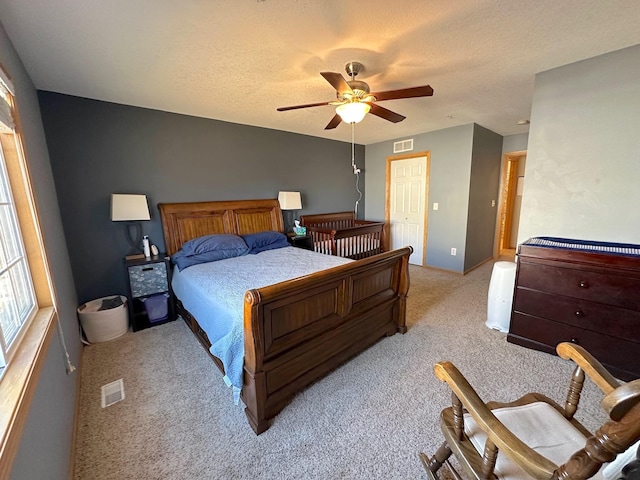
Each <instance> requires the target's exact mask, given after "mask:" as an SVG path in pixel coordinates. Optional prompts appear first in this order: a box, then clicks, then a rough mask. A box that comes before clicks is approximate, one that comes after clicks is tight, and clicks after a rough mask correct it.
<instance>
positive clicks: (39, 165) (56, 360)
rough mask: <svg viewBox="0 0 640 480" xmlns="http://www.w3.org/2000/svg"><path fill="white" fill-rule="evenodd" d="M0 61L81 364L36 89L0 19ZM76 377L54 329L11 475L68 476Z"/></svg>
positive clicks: (71, 345) (74, 354) (60, 306)
mask: <svg viewBox="0 0 640 480" xmlns="http://www.w3.org/2000/svg"><path fill="white" fill-rule="evenodd" d="M0 64H1V65H2V67H3V69H4V70H5V71H6V72H7V74H8V75H9V76H10V77H11V79H12V81H13V84H14V86H15V89H16V103H17V106H18V110H19V113H20V119H21V124H22V135H23V144H24V149H25V155H26V159H27V164H28V168H29V173H30V175H31V181H32V188H33V194H34V197H35V202H36V206H37V209H38V213H39V222H40V227H41V231H42V236H43V242H44V246H45V249H46V252H47V257H48V263H49V267H50V271H51V278H52V281H53V284H54V290H55V299H56V310H57V312H58V317H59V319H60V325H61V327H62V330H63V332H64V336H65V338H66V343H67V347H68V351H69V355H70V358H71V361H72V363H74V364H75V365H76V366H79V360H80V345H81V344H80V339H79V334H78V327H77V317H76V307H77V298H76V292H75V288H74V282H73V275H72V272H71V265H70V262H69V255H68V253H67V245H66V241H65V235H64V232H63V227H62V221H61V216H60V211H59V209H58V199H57V194H56V189H55V186H54V181H53V175H52V171H51V165H50V162H49V154H48V152H47V145H46V142H45V134H44V130H43V126H42V120H41V117H40V107H39V105H38V98H37V93H36V89H35V87H34V85H33V82H32V81H31V79H30V78H29V75H28V74H27V72H26V70H25V68H24V65H23V64H22V61H21V59H20V57H19V56H18V54H17V53H16V51H15V49H14V48H13V45H12V44H11V41H10V40H9V38H8V36H7V34H6V31H5V30H4V27H3V26H2V25H1V24H0ZM77 382H78V373H77V371H76V372H75V373H72V374H70V375H67V374H66V371H65V362H64V355H63V350H62V346H61V342H60V337H59V336H58V334H57V333H54V336H53V339H52V341H51V345H50V347H49V350H48V351H47V352H46V357H45V361H44V366H43V369H42V373H41V375H40V378H39V381H38V385H37V386H36V390H35V394H34V397H33V400H32V403H31V407H30V410H29V414H28V417H27V420H26V424H25V427H24V431H23V434H22V438H21V441H20V446H19V449H18V452H17V454H16V458H15V461H14V464H13V469H12V472H11V478H12V479H13V480H31V479H34V478H47V479H51V480H56V479H66V478H68V475H69V466H70V464H69V462H70V458H71V445H72V436H73V420H74V412H75V402H76V386H77Z"/></svg>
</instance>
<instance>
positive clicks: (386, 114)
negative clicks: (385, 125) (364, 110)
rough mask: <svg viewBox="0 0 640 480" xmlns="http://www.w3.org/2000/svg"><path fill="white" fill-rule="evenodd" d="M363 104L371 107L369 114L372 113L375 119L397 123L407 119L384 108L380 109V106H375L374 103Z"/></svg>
mask: <svg viewBox="0 0 640 480" xmlns="http://www.w3.org/2000/svg"><path fill="white" fill-rule="evenodd" d="M364 103H366V104H367V105H369V106H370V107H371V110H369V113H373V114H374V115H376V116H377V117H380V118H384V119H385V120H389V121H390V122H393V123H398V122H401V121H402V120H404V119H405V118H407V117H405V116H403V115H400V114H399V113H396V112H392V111H391V110H387V109H386V108H384V107H381V106H380V105H376V104H375V103H371V102H364Z"/></svg>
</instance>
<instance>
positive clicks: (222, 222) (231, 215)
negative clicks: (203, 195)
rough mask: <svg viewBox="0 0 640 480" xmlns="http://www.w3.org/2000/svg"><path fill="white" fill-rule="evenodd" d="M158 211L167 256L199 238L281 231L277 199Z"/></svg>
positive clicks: (187, 205)
mask: <svg viewBox="0 0 640 480" xmlns="http://www.w3.org/2000/svg"><path fill="white" fill-rule="evenodd" d="M158 209H159V210H160V218H161V219H162V230H163V233H164V243H165V247H166V249H167V253H168V254H169V255H173V254H174V253H176V252H177V251H178V250H180V247H182V244H184V243H185V242H187V241H189V240H191V239H193V238H197V237H201V236H203V235H212V234H214V233H234V234H236V235H245V234H248V233H257V232H263V231H266V230H275V231H277V232H282V231H283V230H284V226H283V223H282V213H281V212H280V204H279V203H278V200H277V199H267V200H229V201H219V202H187V203H159V204H158Z"/></svg>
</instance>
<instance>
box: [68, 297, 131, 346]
mask: <svg viewBox="0 0 640 480" xmlns="http://www.w3.org/2000/svg"><path fill="white" fill-rule="evenodd" d="M118 296H119V297H120V299H121V300H122V305H118V306H117V307H114V308H108V309H106V310H100V307H101V306H102V302H103V301H104V300H107V301H108V300H112V299H113V298H115V297H118ZM78 317H79V318H80V324H81V325H82V330H84V334H85V335H86V337H87V340H88V341H89V342H90V343H99V342H108V341H109V340H113V339H115V338H118V337H120V336H122V335H124V334H125V333H127V330H128V329H129V316H128V314H127V297H125V296H123V295H111V296H109V297H102V298H98V299H96V300H91V301H90V302H87V303H84V304H82V305H80V306H79V307H78Z"/></svg>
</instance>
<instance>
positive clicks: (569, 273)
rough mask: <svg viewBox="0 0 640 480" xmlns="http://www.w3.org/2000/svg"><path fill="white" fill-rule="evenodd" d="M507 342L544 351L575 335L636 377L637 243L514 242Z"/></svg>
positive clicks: (639, 352)
mask: <svg viewBox="0 0 640 480" xmlns="http://www.w3.org/2000/svg"><path fill="white" fill-rule="evenodd" d="M507 341H509V342H511V343H516V344H518V345H522V346H525V347H529V348H534V349H536V350H542V351H545V352H549V353H555V348H556V345H557V344H558V343H560V342H565V341H570V342H574V343H577V344H579V345H582V346H583V347H584V348H586V349H587V350H588V351H589V352H590V353H591V354H592V355H593V356H594V357H596V358H597V359H598V360H599V361H600V362H601V363H602V364H603V365H604V366H605V367H606V368H607V369H608V370H609V371H610V372H611V373H612V374H613V375H615V376H616V377H618V378H620V379H622V380H627V381H628V380H632V379H635V378H638V377H640V245H630V244H614V243H602V242H587V241H580V240H570V239H563V238H551V237H535V238H531V239H529V240H527V241H526V242H524V243H523V244H521V245H520V246H519V247H518V253H517V268H516V284H515V289H514V298H513V307H512V312H511V324H510V327H509V334H508V335H507Z"/></svg>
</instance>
